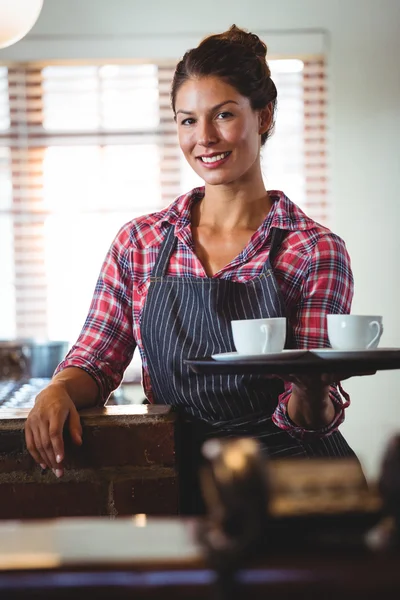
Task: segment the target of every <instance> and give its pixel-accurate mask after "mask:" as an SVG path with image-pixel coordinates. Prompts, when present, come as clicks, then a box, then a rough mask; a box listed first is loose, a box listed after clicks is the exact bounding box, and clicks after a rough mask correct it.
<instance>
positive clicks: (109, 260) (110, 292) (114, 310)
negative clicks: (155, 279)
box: [55, 226, 136, 404]
mask: <svg viewBox="0 0 400 600" xmlns="http://www.w3.org/2000/svg"><path fill="white" fill-rule="evenodd" d="M129 252H130V236H129V228H128V226H124V227H123V228H122V229H121V230H120V231H119V233H118V235H117V236H116V238H115V239H114V241H113V243H112V245H111V247H110V249H109V251H108V253H107V255H106V258H105V260H104V263H103V266H102V268H101V271H100V275H99V278H98V280H97V283H96V287H95V291H94V294H93V298H92V302H91V305H90V309H89V313H88V315H87V317H86V320H85V323H84V326H83V328H82V331H81V333H80V335H79V337H78V339H77V341H76V343H75V344H74V346H72V348H71V350H70V351H69V352H68V354H67V356H66V357H65V359H64V360H63V361H62V362H61V363H60V364H59V365H58V367H57V369H56V372H55V373H59V372H60V371H62V370H63V369H66V368H68V367H78V368H81V369H83V370H85V371H86V372H87V373H89V375H91V376H92V377H93V379H94V380H95V381H96V383H97V385H98V388H99V392H100V400H99V402H100V403H103V404H104V403H105V402H106V400H107V398H108V396H109V395H110V393H111V392H112V391H113V390H114V389H115V388H117V387H118V385H119V384H120V382H121V380H122V377H123V374H124V371H125V369H126V367H127V366H128V364H129V363H130V361H131V359H132V356H133V352H134V350H135V347H136V342H135V339H134V336H133V329H132V318H133V317H132V276H131V273H130V264H129V260H128V254H129Z"/></svg>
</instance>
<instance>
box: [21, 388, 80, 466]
mask: <svg viewBox="0 0 400 600" xmlns="http://www.w3.org/2000/svg"><path fill="white" fill-rule="evenodd" d="M67 420H68V427H69V431H70V435H71V439H72V441H73V442H74V443H75V444H77V445H79V446H80V445H81V444H82V427H81V422H80V418H79V414H78V411H77V409H76V406H75V404H74V402H73V401H72V399H71V397H70V396H69V394H68V392H67V390H66V389H65V386H64V385H63V383H61V382H52V383H50V384H49V385H48V386H47V387H46V388H45V389H44V390H42V391H41V392H40V394H38V396H37V398H36V401H35V405H34V407H33V408H32V410H31V411H30V413H29V415H28V418H27V420H26V423H25V440H26V446H27V448H28V451H29V452H30V454H31V455H32V457H33V458H34V460H35V461H36V462H37V463H38V464H40V466H41V467H42V469H45V468H46V467H48V468H50V469H52V470H53V472H54V474H55V475H56V476H57V477H61V476H62V475H63V473H64V468H63V460H64V440H63V430H64V425H65V423H66V421H67Z"/></svg>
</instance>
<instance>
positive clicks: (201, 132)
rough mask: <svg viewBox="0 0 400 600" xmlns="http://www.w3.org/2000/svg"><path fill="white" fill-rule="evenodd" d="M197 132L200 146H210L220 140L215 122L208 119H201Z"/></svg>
mask: <svg viewBox="0 0 400 600" xmlns="http://www.w3.org/2000/svg"><path fill="white" fill-rule="evenodd" d="M197 133H198V139H197V143H198V144H199V146H204V147H209V146H212V145H213V144H215V143H216V142H217V141H218V134H217V131H216V129H215V127H214V125H213V123H212V122H210V121H208V120H206V119H204V121H199V123H198V131H197Z"/></svg>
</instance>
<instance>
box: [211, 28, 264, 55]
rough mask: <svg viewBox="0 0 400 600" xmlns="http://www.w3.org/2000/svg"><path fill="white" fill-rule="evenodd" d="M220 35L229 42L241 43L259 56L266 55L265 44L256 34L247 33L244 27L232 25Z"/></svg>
mask: <svg viewBox="0 0 400 600" xmlns="http://www.w3.org/2000/svg"><path fill="white" fill-rule="evenodd" d="M221 37H223V38H224V39H226V40H229V41H231V42H237V43H239V44H242V46H245V47H246V48H248V49H249V50H251V51H252V52H254V54H255V55H256V56H259V57H260V58H263V59H265V58H266V56H267V46H266V44H264V42H262V41H261V40H260V38H259V37H258V35H256V34H255V33H249V32H248V31H246V30H245V29H240V28H239V27H236V25H232V26H231V27H230V28H229V29H228V31H226V32H225V33H223V34H221Z"/></svg>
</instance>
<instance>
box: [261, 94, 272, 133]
mask: <svg viewBox="0 0 400 600" xmlns="http://www.w3.org/2000/svg"><path fill="white" fill-rule="evenodd" d="M259 119H260V126H259V130H258V133H259V134H260V135H262V134H263V133H266V132H267V131H268V130H269V128H270V127H271V124H272V102H270V103H269V104H267V106H266V107H265V108H262V109H261V110H260V111H259Z"/></svg>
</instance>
